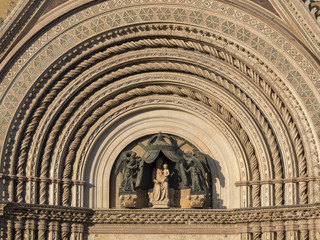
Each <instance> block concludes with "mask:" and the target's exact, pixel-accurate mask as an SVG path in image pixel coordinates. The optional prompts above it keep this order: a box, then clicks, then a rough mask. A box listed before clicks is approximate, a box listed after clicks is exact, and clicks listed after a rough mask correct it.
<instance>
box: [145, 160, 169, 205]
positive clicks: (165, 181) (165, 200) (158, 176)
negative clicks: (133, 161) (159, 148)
mask: <svg viewBox="0 0 320 240" xmlns="http://www.w3.org/2000/svg"><path fill="white" fill-rule="evenodd" d="M156 164H157V165H156V168H155V169H153V173H152V179H153V182H154V187H153V189H152V192H151V193H150V194H149V202H150V203H151V204H152V207H153V208H169V200H170V199H169V176H170V172H169V169H168V164H163V159H162V158H159V159H158V160H157V163H156Z"/></svg>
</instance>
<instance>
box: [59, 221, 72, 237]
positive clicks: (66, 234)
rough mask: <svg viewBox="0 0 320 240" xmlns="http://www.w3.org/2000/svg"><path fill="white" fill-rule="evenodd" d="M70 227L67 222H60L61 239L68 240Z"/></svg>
mask: <svg viewBox="0 0 320 240" xmlns="http://www.w3.org/2000/svg"><path fill="white" fill-rule="evenodd" d="M69 232H70V227H69V223H62V226H61V239H62V240H68V239H69Z"/></svg>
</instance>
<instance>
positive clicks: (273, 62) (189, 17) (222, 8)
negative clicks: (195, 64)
mask: <svg viewBox="0 0 320 240" xmlns="http://www.w3.org/2000/svg"><path fill="white" fill-rule="evenodd" d="M211 4H213V3H211ZM99 6H100V5H99ZM103 6H104V7H106V5H105V3H103V4H102V5H101V6H100V7H101V8H102V9H103V8H104V7H103ZM115 6H116V5H115ZM211 6H212V8H213V9H215V10H217V9H218V10H219V11H218V15H219V16H217V17H218V18H219V24H218V26H217V27H216V29H214V31H217V30H219V29H220V30H221V31H224V32H223V35H224V36H228V34H227V33H229V32H230V34H231V35H229V36H235V35H236V32H237V31H236V29H237V30H241V29H245V28H243V27H240V26H239V27H238V26H236V25H235V26H234V27H233V25H232V24H231V23H232V22H231V20H232V19H227V18H226V17H225V16H224V17H225V18H223V19H222V20H221V22H220V18H221V17H220V15H221V14H223V13H224V12H226V11H227V10H229V12H230V11H231V10H230V7H227V6H223V5H221V4H217V3H215V4H213V5H211ZM186 7H187V6H186ZM187 8H188V7H187ZM94 9H95V10H94V11H92V12H91V11H89V10H88V11H83V14H84V16H85V15H87V16H88V17H89V16H90V14H95V11H96V9H97V7H95V8H94ZM128 10H129V9H128ZM131 10H132V9H131ZM140 10H141V9H140ZM187 10H188V11H189V12H188V11H187V12H186V19H185V21H191V23H192V21H193V24H194V22H195V21H196V22H197V21H200V20H196V19H195V18H194V17H192V16H193V15H194V14H191V13H192V12H195V10H194V9H193V10H192V9H191V8H188V9H187ZM200 10H201V7H199V11H200ZM100 11H102V10H100ZM201 11H203V10H201ZM201 11H200V13H201V14H202V15H201V16H202V20H201V24H202V23H203V24H207V25H208V24H209V23H207V22H206V21H205V20H207V18H208V17H209V15H208V13H206V14H207V15H205V16H204V15H203V14H204V13H202V12H201ZM134 12H136V14H137V19H136V20H137V21H138V20H143V19H147V18H145V17H141V16H142V15H143V14H142V15H141V16H140V15H139V14H140V11H138V10H134ZM152 12H153V13H154V14H153V16H154V20H155V19H156V18H158V21H164V20H161V18H163V17H161V16H162V15H161V14H158V11H156V10H152ZM169 12H170V13H172V14H173V13H174V11H173V8H172V9H171V8H170V9H169ZM231 12H232V11H231ZM122 13H123V14H122V15H121V14H120V13H115V14H114V16H117V15H118V16H119V18H120V20H119V21H120V22H119V26H121V23H126V24H128V23H127V22H125V20H124V19H122V18H121V16H124V12H122ZM237 13H238V12H237V11H234V14H237ZM158 15H159V16H160V17H159V16H158ZM112 16H113V15H112ZM143 16H144V15H143ZM199 16H200V15H199ZM232 16H233V15H232ZM234 16H235V18H236V19H238V20H239V19H240V20H241V18H242V17H244V16H245V15H244V14H243V13H242V15H241V13H239V14H237V16H238V18H237V17H236V15H234ZM246 16H247V15H246ZM164 18H167V21H169V20H170V21H173V20H176V19H175V17H174V16H173V17H172V16H167V17H164ZM249 18H250V17H249ZM84 19H85V18H83V20H84ZM117 19H118V18H117ZM250 19H251V18H250ZM90 20H93V19H90ZM178 20H179V19H178ZM251 20H252V19H251ZM66 21H67V20H66ZM117 21H118V20H117ZM117 21H116V22H117ZM145 21H146V22H148V21H147V20H145ZM67 22H68V24H71V25H72V24H78V25H77V26H76V27H80V25H79V22H77V21H76V20H74V21H73V20H72V17H70V18H68V21H67ZM67 22H66V23H67ZM98 22H99V21H98ZM82 23H84V22H82ZM223 23H225V25H226V26H227V25H228V26H229V23H230V26H232V27H231V30H230V31H229V30H225V27H223V26H224V25H222V24H223ZM68 24H67V25H68ZM103 24H104V23H103ZM103 24H102V25H103ZM110 24H111V22H110ZM116 24H117V23H116ZM184 24H185V23H184ZM246 24H248V23H246ZM250 24H251V25H257V26H256V27H258V25H259V24H258V22H257V21H249V25H248V26H247V28H251V27H252V26H250ZM67 25H65V26H64V25H63V24H62V23H59V24H58V25H57V27H56V28H54V29H55V30H52V31H53V32H52V34H53V35H52V36H50V39H52V41H51V47H52V46H53V45H52V44H54V41H58V40H57V39H56V40H53V36H54V34H58V32H59V31H61V29H64V28H65V27H66V26H67ZM111 25H112V24H111ZM81 26H83V25H81ZM103 26H105V25H103ZM106 26H108V27H110V25H106ZM198 26H199V24H198ZM261 26H262V25H261ZM117 27H118V26H117ZM80 28H83V27H80ZM207 28H208V29H209V27H208V26H207ZM233 28H235V29H234V31H233V30H232V29H233ZM264 30H265V29H264ZM54 31H55V33H54ZM72 31H74V29H73V30H72ZM243 31H244V32H243V33H244V34H245V30H243ZM255 31H257V30H255ZM89 32H90V31H89ZM231 32H232V33H231ZM265 32H266V33H264V34H269V35H270V34H272V33H274V32H273V31H272V30H271V29H269V30H268V31H267V30H265ZM93 34H94V33H93ZM239 34H240V33H239ZM252 34H253V33H248V34H247V35H250V36H251V37H253V35H252ZM277 34H278V33H277ZM277 34H273V35H272V36H274V35H276V36H279V35H277ZM240 35H241V34H240ZM240 35H239V36H240ZM63 36H64V37H67V36H69V35H68V34H67V33H66V34H65V35H63ZM242 36H243V34H242ZM270 36H271V35H270ZM61 37H62V36H61ZM202 38H203V37H202ZM239 38H240V37H239ZM44 39H46V37H44V38H42V40H41V41H42V42H43V43H44V42H45V41H44ZM244 39H245V38H244ZM259 39H261V37H260V35H259V36H257V41H258V40H259ZM73 40H74V41H75V42H74V43H75V44H76V43H77V42H80V41H82V40H80V38H79V39H78V38H74V39H73ZM276 40H277V39H276ZM276 40H275V43H277V45H279V46H284V45H285V43H284V40H283V39H280V40H279V41H278V40H277V41H276ZM61 41H62V42H68V39H66V41H64V40H61ZM243 41H244V42H246V41H245V40H243ZM241 42H242V41H241V40H239V39H237V44H241ZM261 42H262V44H268V43H267V42H266V43H263V41H261ZM49 45H50V44H49ZM40 46H41V44H40ZM275 46H276V45H275ZM70 47H71V45H70ZM252 47H253V48H255V46H250V48H252ZM33 49H34V48H33ZM40 49H41V48H40ZM275 49H276V48H275ZM43 50H44V49H43ZM256 51H258V52H259V50H258V48H257V50H256ZM270 51H271V55H272V54H273V53H274V55H278V56H279V52H280V49H279V50H277V49H276V51H274V52H273V53H272V51H273V49H272V48H270ZM44 52H45V51H42V53H44ZM49 52H50V50H49ZM286 54H287V53H286ZM49 55H50V54H49ZM264 55H265V56H266V58H267V57H268V56H269V52H268V53H265V54H264ZM271 55H270V56H271ZM299 56H301V54H300V55H299ZM34 57H35V58H37V57H36V56H35V55H34ZM263 58H264V57H262V59H263ZM39 59H41V57H40V55H39ZM48 59H50V58H48ZM281 59H282V58H280V59H273V58H272V57H271V58H270V61H271V65H273V66H274V65H276V66H278V68H280V69H282V70H283V68H285V69H286V68H287V67H288V64H287V62H286V61H285V59H283V60H281ZM291 60H292V59H290V60H287V61H288V62H291ZM18 62H19V61H18ZM22 62H23V61H22ZM49 62H50V60H49ZM20 63H21V61H20ZM17 64H18V63H17ZM42 64H45V63H44V62H42V63H41V64H40V65H42ZM301 64H302V62H301ZM20 65H21V64H20ZM40 65H39V66H40ZM289 65H290V64H289ZM21 66H22V65H21ZM303 66H306V64H305V63H303ZM17 67H18V65H17ZM17 67H16V68H15V69H17V70H18V69H19V67H18V68H17ZM43 67H44V66H43ZM41 68H42V67H41ZM306 68H307V66H306ZM306 68H305V69H306ZM25 70H26V71H29V70H27V69H25ZM40 71H41V70H40ZM14 72H17V71H14ZM29 72H30V71H29ZM308 72H310V71H308ZM310 73H311V72H310ZM301 74H302V75H303V76H305V74H304V73H302V72H301V73H300V75H301ZM312 74H313V73H311V75H312ZM13 75H14V73H13V72H11V73H10V71H9V72H8V75H7V77H8V78H7V79H8V81H6V82H7V83H9V82H11V80H10V79H12V77H13ZM311 75H310V76H311ZM288 76H289V75H288ZM290 76H291V75H290ZM298 76H299V75H298ZM313 76H314V77H313V81H317V80H316V79H317V76H316V75H313ZM298 78H299V77H298ZM304 79H305V78H304ZM18 85H19V84H18ZM314 94H316V93H314ZM8 100H9V102H12V101H14V100H15V99H11V101H10V97H9V99H8ZM6 102H7V101H6ZM308 103H310V104H313V103H315V102H314V100H311V102H310V100H309V102H308ZM310 106H311V105H310ZM312 106H318V105H317V104H315V105H314V104H313V105H312Z"/></svg>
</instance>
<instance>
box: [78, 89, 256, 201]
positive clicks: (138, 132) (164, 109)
mask: <svg viewBox="0 0 320 240" xmlns="http://www.w3.org/2000/svg"><path fill="white" fill-rule="evenodd" d="M148 99H150V98H147V97H142V98H137V99H135V101H133V103H132V105H133V107H132V108H129V109H127V108H128V107H129V106H130V104H128V103H125V104H123V105H124V106H120V107H118V108H116V109H115V110H114V111H112V112H113V113H116V115H115V117H114V119H113V121H112V122H113V124H111V123H112V122H111V123H109V124H106V123H105V124H103V125H102V126H101V123H100V124H98V126H101V127H100V128H99V131H96V130H93V132H95V131H96V132H97V133H96V135H97V136H94V137H93V138H92V137H89V136H88V137H87V139H88V141H89V139H90V140H91V141H90V142H91V144H90V142H87V144H90V145H89V146H88V150H87V152H88V153H87V154H86V156H88V157H87V159H92V158H93V159H94V160H92V161H86V163H83V164H86V165H87V164H90V165H91V164H94V165H96V164H101V161H100V160H99V159H105V160H103V161H107V160H106V159H108V161H111V162H108V163H105V164H108V166H110V165H111V166H112V165H113V163H114V161H115V160H116V157H117V155H118V154H119V153H120V152H121V151H122V150H123V149H121V147H120V146H119V147H116V148H114V147H112V145H114V144H116V145H117V142H118V141H120V142H122V141H124V142H123V143H127V144H129V143H130V141H133V139H135V138H136V137H137V136H143V134H147V135H148V134H152V133H154V131H156V129H161V131H163V132H169V133H171V134H178V133H179V134H180V135H183V136H185V137H187V138H188V139H190V140H191V139H194V140H195V139H197V147H198V148H200V149H201V150H202V151H203V152H205V153H207V154H209V155H211V156H212V157H215V158H217V159H218V158H219V155H220V154H221V150H219V148H217V146H216V147H214V145H212V147H209V146H211V144H214V142H216V143H215V144H217V139H218V138H219V139H220V137H218V136H217V139H213V138H211V140H210V138H208V137H209V136H205V135H203V134H205V133H204V132H203V130H204V129H207V128H208V127H209V125H207V124H208V123H205V122H211V123H213V119H216V120H215V121H217V122H219V126H220V128H221V129H223V132H225V131H227V132H229V134H230V135H229V134H228V135H229V136H230V137H231V136H232V135H234V133H233V132H232V130H231V129H229V127H228V126H227V125H226V124H225V123H223V120H221V119H219V117H218V116H214V115H213V113H212V112H211V110H209V109H205V107H204V106H201V105H199V103H196V102H193V101H190V100H188V99H182V98H180V97H179V98H178V97H176V98H172V97H170V96H165V95H163V96H162V95H159V96H158V100H155V101H154V102H153V101H151V102H150V100H148ZM170 99H171V100H172V99H175V101H174V102H171V100H170ZM170 102H171V103H170ZM137 103H139V104H137ZM183 106H185V107H183ZM186 106H187V107H186ZM141 108H142V109H144V110H143V111H141V110H139V109H141ZM122 109H123V110H124V111H123V110H122ZM191 109H193V110H191ZM194 109H198V111H201V112H202V114H201V112H193V111H195V110H194ZM177 110H178V111H179V112H180V114H182V116H189V118H190V119H189V120H188V121H186V122H185V123H184V124H182V125H181V123H180V122H181V120H178V118H177V117H178V115H177V114H174V113H175V111H177ZM118 111H123V113H122V114H118ZM204 111H208V112H206V114H205V115H204V114H203V113H204ZM157 112H158V113H157ZM159 113H160V114H159ZM161 113H162V115H161ZM195 113H196V114H195ZM198 113H199V114H198ZM163 114H166V115H164V116H165V117H166V119H167V120H168V122H167V125H163V124H161V121H162V120H161V116H162V118H163ZM112 115H113V114H112ZM122 115H123V116H122ZM126 116H131V117H132V121H133V124H132V125H131V127H130V129H129V128H128V126H126V125H125V122H124V121H121V119H122V118H126ZM131 117H130V119H131ZM217 117H218V118H217ZM109 118H110V117H106V119H109ZM117 118H119V120H117ZM137 118H138V119H145V120H141V121H140V120H135V119H137ZM176 118H177V119H176ZM206 118H209V119H206ZM175 119H176V120H175ZM192 119H197V120H196V121H197V122H199V123H202V125H203V126H201V125H200V126H197V127H196V125H197V124H196V125H195V126H193V127H189V128H187V129H189V130H187V131H186V130H185V132H184V130H183V129H186V126H187V125H189V124H192V125H194V124H195V121H194V120H193V121H192ZM204 119H206V120H205V121H204V122H203V120H204ZM159 120H160V121H159ZM177 120H178V121H177ZM103 121H104V120H103V119H101V122H103ZM109 121H111V120H109ZM143 124H146V125H148V126H149V125H150V127H149V128H144V126H143ZM154 124H155V125H154ZM179 125H180V126H179ZM192 125H190V126H192ZM205 126H206V127H205ZM113 128H115V129H116V132H117V133H116V134H111V133H110V131H112V129H113ZM122 128H123V130H122V131H120V130H119V129H122ZM195 128H196V129H197V131H194V129H195ZM214 128H215V127H214ZM214 128H212V130H211V131H214ZM108 129H110V130H108ZM117 129H118V130H117ZM105 131H106V132H108V134H107V135H106V136H107V137H103V135H105V133H103V132H105ZM113 131H115V130H113ZM218 132H219V130H218ZM218 132H217V133H216V134H217V135H219V136H220V133H218ZM121 135H123V136H122V137H121ZM202 135H203V138H202V137H201V136H202ZM116 136H117V140H112V141H111V140H110V138H112V139H113V138H116ZM191 136H193V137H191ZM119 138H121V139H123V140H122V141H121V140H120V139H119ZM233 138H234V140H232V141H231V139H230V140H228V141H230V142H229V144H231V143H232V142H233V143H232V146H233V147H235V146H237V145H238V147H236V148H238V150H237V151H238V152H237V154H236V155H237V156H239V154H240V156H241V154H244V151H245V150H244V149H243V148H242V146H241V144H240V143H239V140H237V137H236V136H235V135H234V136H233ZM96 139H101V140H99V141H98V140H96ZM101 141H103V142H104V143H103V144H102V143H101ZM95 144H100V145H99V147H95ZM105 144H106V146H108V147H103V146H104V145H105ZM229 144H228V145H229ZM99 149H101V150H99ZM108 149H115V151H116V152H113V153H112V154H111V155H105V154H107V152H108ZM210 149H211V150H210ZM207 151H211V152H210V153H209V152H207ZM232 151H234V150H232ZM96 152H97V153H98V154H96ZM230 154H235V153H231V152H230ZM90 156H91V157H90ZM103 156H104V157H103ZM240 158H243V161H244V162H245V160H244V159H245V158H246V157H245V155H242V157H240ZM232 159H233V160H236V161H238V159H237V158H232ZM229 160H230V159H229ZM229 160H227V159H225V161H227V162H228V161H229ZM244 162H243V163H244ZM225 164H226V163H224V162H221V165H222V167H223V168H224V167H225ZM238 164H239V163H237V164H236V165H238ZM99 169H100V170H99ZM88 170H89V171H91V172H92V173H90V174H84V173H85V172H87V171H88ZM98 170H99V171H100V172H101V171H107V172H106V173H105V174H106V175H107V176H106V177H108V176H110V174H111V168H110V167H99V168H98V167H95V168H92V167H88V166H87V167H86V168H83V171H84V172H83V173H82V175H83V176H87V177H89V176H91V177H90V178H91V179H90V180H89V179H88V180H86V181H88V182H91V181H93V180H94V181H95V184H93V185H96V183H98V182H100V183H103V184H105V183H107V184H108V182H109V181H107V182H106V181H101V180H98V179H95V177H94V176H96V175H97V173H94V172H95V171H98ZM230 173H232V172H229V173H225V174H226V177H227V176H229V174H230ZM235 174H236V175H237V176H239V177H240V175H238V173H235ZM239 174H240V173H239ZM243 174H244V175H242V176H241V178H247V177H249V176H247V175H248V174H250V173H249V170H248V169H247V170H245V172H243ZM98 175H99V176H102V174H98ZM230 177H231V176H230ZM225 184H226V185H228V184H229V182H228V181H227V182H226V183H225ZM108 189H109V187H108V186H105V187H104V189H103V190H101V192H97V194H99V196H101V194H103V193H105V194H108ZM90 191H92V190H90ZM95 191H97V190H95ZM238 191H239V189H238V190H237V192H238ZM224 194H226V193H225V192H224ZM229 194H231V193H229ZM244 195H245V194H244ZM87 196H93V197H95V196H94V195H92V194H90V195H87ZM108 196H109V194H108ZM100 199H101V197H100ZM103 199H108V197H105V198H103ZM91 201H92V200H91ZM225 201H227V203H226V205H225V206H226V207H227V206H228V205H229V204H232V205H233V204H236V205H238V204H240V202H238V203H235V202H233V203H229V202H230V199H227V198H225ZM246 201H249V202H250V199H246ZM228 203H229V204H228ZM101 204H102V203H101ZM104 204H105V203H104ZM90 206H91V205H90ZM94 206H95V205H94ZM99 206H100V205H99ZM103 206H105V205H103ZM97 207H98V206H97ZM100 207H101V206H100Z"/></svg>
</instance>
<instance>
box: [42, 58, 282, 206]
mask: <svg viewBox="0 0 320 240" xmlns="http://www.w3.org/2000/svg"><path fill="white" fill-rule="evenodd" d="M166 64H170V63H166ZM141 65H145V66H143V68H142V69H143V70H153V69H161V70H163V69H164V66H163V65H164V64H161V65H160V64H158V63H152V64H149V65H150V66H147V65H146V64H141ZM141 65H137V66H135V67H134V69H133V68H132V69H130V68H129V69H130V70H129V71H128V70H127V69H128V68H125V69H124V70H119V72H120V74H121V71H124V72H125V73H127V72H129V73H133V72H135V71H136V70H138V68H139V67H141ZM157 65H158V66H157ZM175 65H176V64H175ZM181 65H182V67H179V70H181V69H182V68H183V69H184V70H185V71H188V66H185V65H183V64H181ZM149 68H150V69H149ZM189 68H190V66H189ZM170 69H171V68H170ZM191 69H192V70H191V72H193V73H196V74H198V75H202V76H204V77H206V78H209V79H212V78H215V77H216V76H215V75H214V74H213V73H209V72H206V73H207V74H203V71H204V70H201V69H200V68H196V67H194V66H191ZM189 71H190V69H189ZM201 73H202V74H201ZM113 74H116V75H117V74H118V72H115V73H113ZM208 74H209V75H210V74H212V76H211V77H209V75H208ZM213 75H214V76H213ZM109 77H113V76H112V74H111V76H109ZM102 80H103V79H102ZM100 81H101V79H100ZM104 81H106V80H104ZM214 82H217V81H214ZM218 82H219V81H218ZM220 85H222V86H224V87H225V88H227V89H228V86H229V85H230V83H229V82H227V81H226V80H224V81H223V80H222V79H221V82H220ZM97 86H100V85H97ZM231 86H232V87H233V88H232V89H233V90H234V91H233V93H238V97H239V98H240V99H242V100H243V99H246V98H247V97H246V96H245V94H243V93H242V92H241V90H238V91H237V90H235V88H234V86H233V85H231ZM90 91H91V90H90ZM90 91H88V93H89V92H90ZM241 93H242V94H241ZM81 97H82V96H81ZM243 101H244V102H246V104H248V103H250V106H251V111H252V112H256V113H257V112H259V110H258V108H257V107H256V106H255V105H254V104H253V103H252V102H251V100H243ZM259 118H260V121H259V122H260V124H261V125H262V126H265V127H264V130H265V129H266V128H267V129H268V124H267V123H266V122H265V121H264V117H263V116H262V114H259V115H258V119H259ZM59 128H60V127H59ZM265 131H266V130H265ZM266 132H267V133H268V131H266ZM269 132H270V133H269V135H271V130H269ZM273 139H274V138H273ZM52 142H54V140H52ZM273 143H275V140H273ZM271 145H272V144H271ZM278 155H279V153H278ZM279 159H280V158H279ZM279 161H280V160H279ZM254 180H259V178H258V175H254ZM254 188H257V187H254ZM41 192H42V194H45V189H42V191H41ZM255 192H257V190H256V191H255ZM282 195H283V192H282V184H277V185H276V199H277V202H278V203H279V202H280V203H281V202H282V201H283V198H282Z"/></svg>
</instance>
